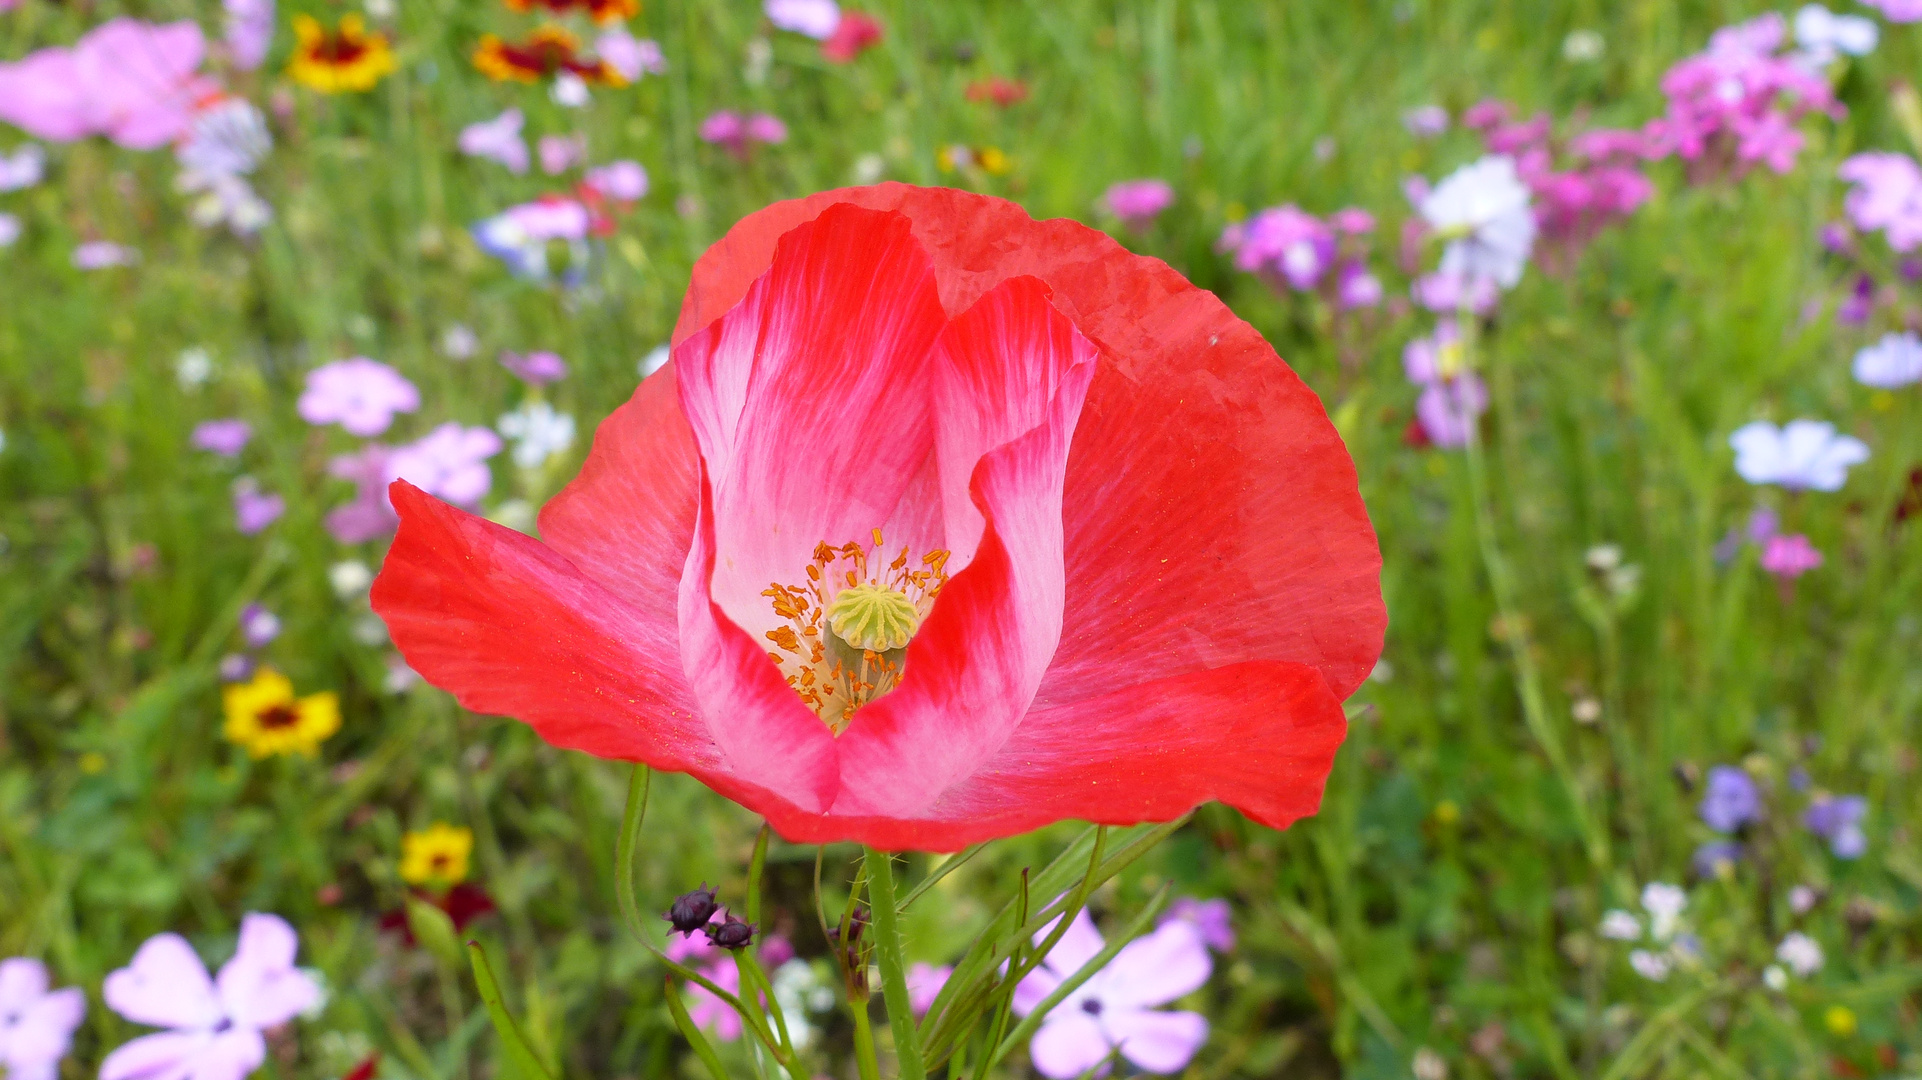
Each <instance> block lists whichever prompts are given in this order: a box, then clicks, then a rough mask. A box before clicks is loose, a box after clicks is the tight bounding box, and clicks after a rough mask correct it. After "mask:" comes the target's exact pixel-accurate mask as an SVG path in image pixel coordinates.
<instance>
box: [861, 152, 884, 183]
mask: <svg viewBox="0 0 1922 1080" xmlns="http://www.w3.org/2000/svg"><path fill="white" fill-rule="evenodd" d="M887 171H888V162H887V159H886V158H884V157H882V156H881V155H879V154H873V153H869V154H862V155H861V156H860V157H858V158H855V159H854V170H853V173H852V175H853V178H854V185H855V186H856V187H866V186H867V185H869V184H872V183H876V182H878V181H879V180H880V179H881V177H882V176H883V175H884V174H885V173H886V172H887Z"/></svg>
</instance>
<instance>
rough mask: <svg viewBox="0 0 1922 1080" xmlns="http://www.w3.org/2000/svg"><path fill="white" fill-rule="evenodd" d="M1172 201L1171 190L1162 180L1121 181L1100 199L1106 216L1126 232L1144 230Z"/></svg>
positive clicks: (1173, 192)
mask: <svg viewBox="0 0 1922 1080" xmlns="http://www.w3.org/2000/svg"><path fill="white" fill-rule="evenodd" d="M1174 201H1175V189H1174V187H1173V186H1171V185H1170V184H1169V183H1168V182H1167V181H1166V180H1123V181H1121V182H1119V183H1117V184H1114V185H1112V186H1111V187H1109V188H1108V191H1107V194H1105V195H1103V196H1102V197H1101V202H1102V205H1104V206H1105V207H1107V210H1108V212H1109V213H1110V214H1113V215H1114V216H1115V217H1118V218H1120V219H1121V222H1122V224H1124V225H1127V226H1129V227H1130V228H1137V229H1141V228H1146V227H1148V226H1149V225H1152V224H1154V220H1155V218H1157V217H1159V216H1160V215H1161V212H1162V211H1163V210H1166V209H1168V207H1170V206H1172V205H1173V204H1174Z"/></svg>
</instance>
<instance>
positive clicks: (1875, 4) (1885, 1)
mask: <svg viewBox="0 0 1922 1080" xmlns="http://www.w3.org/2000/svg"><path fill="white" fill-rule="evenodd" d="M1862 2H1863V3H1864V4H1867V5H1868V6H1870V7H1872V8H1874V9H1876V10H1877V11H1880V12H1881V13H1882V17H1883V18H1885V19H1887V20H1889V21H1890V22H1893V23H1911V22H1922V0H1862Z"/></svg>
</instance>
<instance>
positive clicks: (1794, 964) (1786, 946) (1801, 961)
mask: <svg viewBox="0 0 1922 1080" xmlns="http://www.w3.org/2000/svg"><path fill="white" fill-rule="evenodd" d="M1775 958H1776V959H1777V960H1780V961H1781V962H1783V963H1784V964H1787V965H1788V966H1789V969H1790V970H1792V971H1794V972H1795V973H1796V974H1797V975H1800V976H1801V977H1802V978H1804V979H1806V978H1808V977H1809V976H1810V975H1813V974H1815V973H1816V972H1818V971H1820V970H1822V946H1820V945H1817V944H1816V943H1815V939H1814V938H1812V937H1810V936H1808V935H1807V934H1804V933H1802V932H1801V931H1800V930H1795V931H1791V932H1790V933H1789V935H1788V936H1787V937H1785V938H1783V939H1782V944H1780V945H1778V946H1776V947H1775Z"/></svg>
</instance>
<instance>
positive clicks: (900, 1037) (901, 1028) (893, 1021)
mask: <svg viewBox="0 0 1922 1080" xmlns="http://www.w3.org/2000/svg"><path fill="white" fill-rule="evenodd" d="M863 850H864V852H865V859H864V861H865V863H866V866H867V870H868V895H869V896H871V897H873V902H872V903H871V904H869V905H868V907H869V910H870V911H872V912H873V915H874V953H875V958H876V959H877V960H879V961H880V962H881V994H882V997H883V998H884V999H885V1000H886V1001H887V1004H888V1026H889V1027H891V1028H893V1029H894V1055H895V1057H896V1059H897V1060H898V1065H897V1068H898V1069H899V1071H900V1076H901V1080H926V1077H927V1070H926V1069H925V1068H924V1067H923V1066H922V1064H921V1043H920V1040H919V1038H918V1037H917V1036H916V1034H915V1030H914V1010H913V1008H912V1007H910V1006H909V1004H908V979H907V970H906V968H904V967H903V966H902V963H901V931H900V927H899V926H898V925H897V923H896V921H895V914H896V910H897V909H896V908H895V899H894V861H893V860H894V857H893V856H892V855H889V854H888V853H887V852H885V851H876V850H874V849H873V848H865V849H863Z"/></svg>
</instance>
